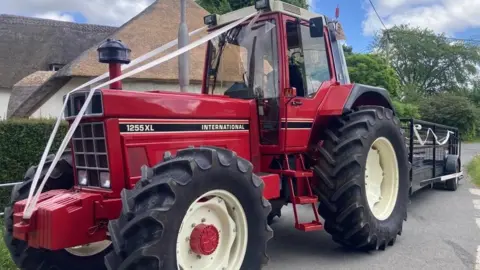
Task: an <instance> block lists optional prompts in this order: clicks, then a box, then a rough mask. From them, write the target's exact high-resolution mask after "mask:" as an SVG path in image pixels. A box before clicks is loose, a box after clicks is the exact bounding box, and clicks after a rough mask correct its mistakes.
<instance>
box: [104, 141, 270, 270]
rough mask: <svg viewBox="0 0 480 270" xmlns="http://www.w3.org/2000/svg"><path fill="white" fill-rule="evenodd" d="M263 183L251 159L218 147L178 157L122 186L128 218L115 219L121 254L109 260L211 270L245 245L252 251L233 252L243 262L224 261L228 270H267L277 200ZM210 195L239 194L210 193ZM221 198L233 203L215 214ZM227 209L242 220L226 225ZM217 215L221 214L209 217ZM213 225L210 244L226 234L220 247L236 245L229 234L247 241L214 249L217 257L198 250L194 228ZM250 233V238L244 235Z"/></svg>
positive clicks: (112, 264) (114, 269)
mask: <svg viewBox="0 0 480 270" xmlns="http://www.w3.org/2000/svg"><path fill="white" fill-rule="evenodd" d="M263 188H264V184H263V182H262V180H261V179H260V178H258V177H257V176H255V175H254V174H253V173H252V165H251V163H250V162H248V161H246V160H244V159H242V158H239V157H237V156H236V154H235V153H233V152H231V151H228V150H226V149H221V148H213V147H200V148H189V149H185V150H180V151H179V152H178V153H177V155H176V157H175V158H173V159H170V160H168V161H165V162H162V163H160V164H159V165H157V166H155V167H154V168H153V169H150V170H148V173H147V176H144V177H143V178H142V180H140V181H139V182H138V183H137V185H136V186H135V188H134V189H133V190H123V191H122V194H121V196H122V200H123V209H122V212H121V215H120V218H119V219H118V220H115V221H111V222H110V223H109V231H110V233H111V238H112V242H113V244H114V251H112V252H111V253H110V254H108V255H107V257H106V258H105V263H106V265H107V267H108V269H111V270H122V269H129V270H130V269H138V270H140V269H141V270H153V269H155V270H159V269H165V270H172V269H177V263H178V264H183V269H196V270H202V269H211V267H212V266H213V265H210V264H211V263H212V262H214V263H215V262H216V263H219V260H221V258H222V257H219V256H217V255H219V254H230V253H223V251H225V250H227V252H230V250H237V251H238V250H240V251H241V250H245V253H244V256H242V255H241V254H242V252H240V253H237V256H231V257H230V258H237V259H236V260H237V262H236V264H234V262H231V261H230V262H222V264H223V265H224V267H226V269H239V268H240V269H248V270H257V269H260V268H261V266H262V265H263V264H266V263H267V261H268V257H267V255H266V244H267V241H268V240H269V239H270V238H271V237H272V236H273V232H272V230H271V229H270V227H269V226H268V225H267V216H268V214H269V213H270V211H271V205H270V203H269V202H268V201H267V200H265V199H264V198H263ZM215 192H217V193H215ZM209 193H210V194H219V193H221V194H230V195H232V197H228V196H227V195H225V197H222V196H220V195H215V197H208V194H209ZM233 198H235V199H233ZM199 200H200V201H199ZM232 200H237V202H238V207H232V204H231V203H230V202H231V201H232ZM216 202H218V203H225V208H223V206H222V207H219V208H215V207H213V206H212V207H211V208H209V209H210V210H212V211H211V212H210V210H208V214H207V213H206V212H205V208H202V207H205V206H207V207H209V205H210V204H214V203H216ZM234 205H235V204H234ZM214 208H215V209H217V210H213V209H214ZM219 209H228V211H227V212H228V216H229V218H224V220H232V221H233V222H234V223H235V225H231V223H228V222H227V223H226V224H224V223H221V225H218V223H216V222H217V221H215V217H216V214H217V211H218V213H220V212H222V211H223V212H222V213H224V215H223V216H224V217H225V216H226V214H225V213H227V212H225V210H219ZM200 210H202V211H203V212H202V211H200ZM198 213H203V214H198ZM243 213H244V215H243ZM209 214H211V215H213V216H207V215H209ZM220 214H221V213H220ZM220 214H219V215H220ZM184 217H185V218H186V220H184ZM242 217H245V218H244V219H242ZM197 219H198V220H197ZM242 220H244V223H243V224H244V226H242V225H241V222H240V221H242ZM210 222H212V223H210ZM228 224H230V225H228ZM210 225H212V226H213V227H214V229H212V230H211V231H209V232H205V234H204V235H210V236H211V235H215V234H216V236H215V237H212V238H209V239H208V241H210V240H212V241H211V242H212V243H213V242H215V240H216V241H217V242H215V243H217V244H218V239H223V242H221V243H220V244H219V245H223V244H224V243H227V242H229V241H228V240H226V239H235V241H234V242H235V243H239V244H234V245H233V246H234V247H236V248H233V249H230V248H223V247H228V246H218V249H215V247H216V246H214V248H213V249H210V252H213V251H212V250H214V251H215V252H214V253H210V254H207V253H206V251H201V252H200V251H196V250H194V249H193V248H191V247H192V245H193V246H196V245H195V244H192V243H193V242H192V241H193V239H196V238H197V237H194V236H193V233H192V234H190V232H192V231H195V230H197V228H199V227H200V226H204V228H205V227H207V226H210ZM237 225H238V226H237ZM229 226H233V227H234V228H237V229H238V230H236V229H233V232H234V233H233V234H232V230H231V229H225V228H231V227H229ZM210 227H211V226H210ZM218 228H220V229H218ZM222 228H224V229H222ZM202 230H203V229H202ZM246 230H248V233H247V234H245V232H246ZM215 231H216V233H215ZM242 233H243V234H242ZM233 235H236V237H237V238H235V237H233ZM214 238H215V239H214ZM245 238H246V239H247V242H245V241H244V240H242V239H245ZM202 241H203V240H202ZM177 242H178V245H177ZM211 242H209V244H208V245H210V243H211ZM242 243H243V244H242ZM242 245H243V246H242ZM209 247H211V246H209ZM192 250H193V251H192ZM178 258H180V259H178ZM242 258H243V260H242ZM190 259H191V261H190ZM210 261H211V262H210ZM234 261H235V260H234ZM190 263H191V264H190ZM227 263H228V264H227ZM222 264H220V265H222ZM226 264H227V265H226ZM217 266H218V264H216V265H215V267H217ZM209 267H210V268H209ZM230 267H232V268H230ZM180 269H182V268H180Z"/></svg>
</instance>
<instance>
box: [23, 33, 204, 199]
mask: <svg viewBox="0 0 480 270" xmlns="http://www.w3.org/2000/svg"><path fill="white" fill-rule="evenodd" d="M206 28H207V27H206V26H204V27H201V28H199V29H197V30H194V31H192V32H190V33H189V34H188V35H189V36H194V35H196V34H198V33H201V32H202V31H203V30H205V29H206ZM177 44H178V39H176V40H173V41H170V42H169V43H167V44H164V45H162V46H160V47H158V48H156V49H154V50H152V51H150V52H148V53H146V54H144V55H142V56H140V57H138V58H136V59H135V60H133V61H131V62H130V63H129V64H128V65H125V66H122V70H126V69H129V68H132V67H134V66H136V65H138V64H140V63H142V62H145V61H146V60H148V59H150V58H152V57H154V56H155V55H158V54H160V53H162V52H164V51H166V50H168V49H170V48H171V47H173V46H175V45H177ZM109 74H110V73H109V72H106V73H104V74H102V75H100V76H98V77H96V78H94V79H92V80H90V81H88V82H86V83H84V84H82V85H80V86H79V87H77V88H75V89H73V90H72V91H70V92H69V93H67V95H66V96H65V101H67V100H68V98H69V96H70V94H71V93H73V92H76V91H79V90H82V89H83V88H85V87H88V86H90V85H92V84H94V83H97V82H100V81H102V80H104V79H106V78H108V77H109ZM65 106H66V102H65V103H64V104H63V107H62V111H61V112H60V114H59V116H58V117H57V122H56V123H55V126H54V127H53V131H52V134H51V135H50V138H49V139H48V142H47V146H46V147H45V151H44V152H43V155H42V157H41V159H40V163H39V164H38V167H37V170H36V172H35V176H34V177H33V181H32V187H36V186H37V183H38V179H39V178H40V173H41V172H42V168H43V166H44V165H45V161H46V159H47V155H48V153H49V152H50V147H51V146H52V144H53V140H54V138H55V134H56V133H57V131H58V128H59V126H60V122H61V119H62V117H63V113H64V111H65ZM33 191H34V189H33V188H30V192H29V193H28V198H27V204H26V206H28V205H29V204H30V202H31V199H32V196H33Z"/></svg>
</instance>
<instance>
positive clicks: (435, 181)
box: [401, 118, 463, 194]
mask: <svg viewBox="0 0 480 270" xmlns="http://www.w3.org/2000/svg"><path fill="white" fill-rule="evenodd" d="M401 122H402V128H403V131H404V134H405V139H406V142H407V149H408V151H409V155H408V159H409V162H410V164H411V169H410V181H411V187H410V194H413V193H415V192H417V191H419V190H421V189H423V188H425V187H431V188H440V189H447V190H451V191H455V190H457V188H458V181H459V180H461V179H462V178H463V171H462V164H461V140H460V133H459V131H458V128H456V127H451V126H445V125H440V124H437V123H432V122H428V121H422V120H419V119H408V118H404V119H401Z"/></svg>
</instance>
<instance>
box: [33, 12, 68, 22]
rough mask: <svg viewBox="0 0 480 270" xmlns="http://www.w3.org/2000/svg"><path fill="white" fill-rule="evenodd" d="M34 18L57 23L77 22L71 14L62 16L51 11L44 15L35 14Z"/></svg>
mask: <svg viewBox="0 0 480 270" xmlns="http://www.w3.org/2000/svg"><path fill="white" fill-rule="evenodd" d="M33 17H36V18H41V19H49V20H56V21H64V22H73V21H75V20H74V18H73V16H71V15H69V14H61V13H60V12H54V11H49V12H46V13H42V14H35V15H33Z"/></svg>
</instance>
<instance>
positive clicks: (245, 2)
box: [197, 0, 308, 14]
mask: <svg viewBox="0 0 480 270" xmlns="http://www.w3.org/2000/svg"><path fill="white" fill-rule="evenodd" d="M283 2H286V3H289V4H292V5H295V6H298V7H301V8H305V9H308V4H307V1H306V0H283ZM197 3H198V4H199V5H200V6H201V7H203V8H204V9H206V10H207V11H208V12H210V13H212V14H213V13H215V14H224V13H227V12H230V11H233V10H237V9H241V8H244V7H248V6H253V5H255V0H197Z"/></svg>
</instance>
